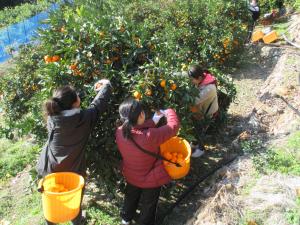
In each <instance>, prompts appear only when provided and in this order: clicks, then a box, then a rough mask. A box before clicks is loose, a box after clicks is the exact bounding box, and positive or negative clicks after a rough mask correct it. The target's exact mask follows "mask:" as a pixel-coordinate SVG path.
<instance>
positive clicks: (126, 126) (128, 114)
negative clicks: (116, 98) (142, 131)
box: [118, 99, 143, 139]
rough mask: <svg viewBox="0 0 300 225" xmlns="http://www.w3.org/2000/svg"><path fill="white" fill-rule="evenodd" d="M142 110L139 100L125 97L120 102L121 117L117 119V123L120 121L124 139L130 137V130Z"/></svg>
mask: <svg viewBox="0 0 300 225" xmlns="http://www.w3.org/2000/svg"><path fill="white" fill-rule="evenodd" d="M142 112H143V106H142V104H141V103H140V102H139V101H136V100H134V99H127V100H125V101H124V102H122V103H121V105H120V107H119V113H120V117H121V119H120V120H119V124H118V125H120V124H121V123H122V125H121V126H122V134H123V137H124V138H125V139H130V138H131V137H132V134H131V130H132V128H133V127H134V126H135V125H136V124H137V121H138V118H139V115H140V114H141V113H142Z"/></svg>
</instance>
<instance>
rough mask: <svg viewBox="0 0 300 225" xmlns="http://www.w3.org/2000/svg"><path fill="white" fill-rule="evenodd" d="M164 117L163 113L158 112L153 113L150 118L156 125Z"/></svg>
mask: <svg viewBox="0 0 300 225" xmlns="http://www.w3.org/2000/svg"><path fill="white" fill-rule="evenodd" d="M164 116H165V115H164V114H163V113H161V112H160V111H158V112H155V113H154V115H153V117H152V120H153V122H154V123H155V124H158V122H159V120H160V119H161V118H162V117H164Z"/></svg>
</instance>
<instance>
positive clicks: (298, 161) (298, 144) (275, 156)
mask: <svg viewBox="0 0 300 225" xmlns="http://www.w3.org/2000/svg"><path fill="white" fill-rule="evenodd" d="M299 149H300V131H298V132H295V133H293V134H292V135H290V136H289V138H288V140H287V143H286V144H285V145H284V146H281V147H278V148H277V149H274V150H270V151H269V154H268V157H267V163H268V164H267V168H268V169H270V170H275V171H279V172H281V173H288V174H293V175H300V152H299Z"/></svg>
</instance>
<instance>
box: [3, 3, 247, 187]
mask: <svg viewBox="0 0 300 225" xmlns="http://www.w3.org/2000/svg"><path fill="white" fill-rule="evenodd" d="M248 20H249V17H248V12H247V7H246V3H245V1H244V0H238V1H227V0H211V1H205V0H186V1H182V0H180V1H177V0H172V1H162V0H153V1H152V0H150V1H149V0H147V1H146V0H138V1H130V0H124V1H113V0H109V1H97V0H96V1H90V0H75V1H72V2H71V1H70V2H68V1H64V4H62V5H61V6H60V8H59V9H58V10H56V11H55V12H52V14H51V16H50V19H49V20H47V21H46V23H48V24H49V28H48V29H47V30H41V31H40V32H39V34H38V36H37V43H35V44H34V45H31V46H24V47H23V48H22V49H21V50H20V52H19V54H18V56H16V57H15V63H16V68H15V69H14V70H13V71H11V72H10V74H9V76H6V77H2V78H1V81H0V82H1V87H0V95H1V99H2V100H1V107H2V108H3V110H4V112H5V123H4V124H3V125H1V129H0V132H1V134H2V135H6V136H8V137H13V135H24V134H28V133H30V134H33V135H35V138H36V139H37V140H39V141H40V142H41V143H43V141H45V137H46V135H47V133H46V129H45V118H44V115H43V110H42V105H43V102H44V101H45V100H46V99H47V98H49V97H50V96H51V94H52V92H53V90H55V89H56V88H57V87H59V86H61V85H65V84H71V85H73V86H74V87H75V88H76V89H77V90H78V92H79V94H80V97H81V99H82V107H83V108H84V107H88V105H89V103H90V102H91V100H92V99H93V97H94V96H95V92H94V91H93V85H94V83H95V82H96V81H97V80H99V79H101V78H108V79H110V80H111V82H112V85H113V95H112V97H111V99H110V104H109V105H110V106H109V109H108V111H107V112H106V113H105V114H104V115H103V116H102V118H101V120H100V122H99V123H98V124H97V126H96V128H95V131H94V132H93V134H92V136H91V139H90V141H89V145H88V149H87V156H88V161H89V163H88V165H89V171H90V172H91V174H93V175H94V176H96V177H99V178H102V179H101V180H103V181H105V183H106V184H107V185H110V184H113V185H112V187H114V186H115V181H116V180H117V179H119V174H118V169H117V168H118V167H117V164H118V162H119V157H120V156H119V154H118V151H117V149H116V144H115V136H114V132H115V129H114V128H115V126H116V125H115V124H116V120H117V118H118V106H119V104H120V103H121V102H122V101H123V100H124V99H125V98H126V97H134V98H136V99H138V100H140V101H141V102H142V103H143V104H144V105H145V106H147V109H148V112H147V115H150V113H152V112H153V111H154V110H156V109H159V108H168V107H172V108H174V109H176V111H177V112H178V114H179V115H180V118H181V123H182V126H181V130H180V136H182V137H185V138H187V139H188V140H192V139H194V134H193V132H192V127H193V126H192V114H193V110H194V108H193V105H194V98H195V96H196V95H197V90H196V89H195V87H193V86H192V85H191V83H190V81H189V79H188V78H187V77H186V76H184V75H182V72H184V71H187V69H188V66H189V65H191V64H196V63H199V64H201V65H203V66H205V67H207V68H209V70H210V71H211V72H212V73H213V74H214V75H215V76H216V77H217V79H218V88H219V89H220V90H222V91H223V92H224V93H226V94H227V96H229V98H230V100H233V99H234V95H235V88H234V86H233V84H232V81H231V79H230V78H229V76H227V75H226V73H225V72H224V71H226V69H225V68H226V67H229V66H230V65H232V64H233V63H234V62H235V61H236V60H237V59H238V57H239V53H240V51H241V49H242V43H243V41H244V39H245V37H246V35H247V21H248ZM222 71H223V72H222ZM12 127H13V128H14V129H13V128H12ZM99 180H100V179H99Z"/></svg>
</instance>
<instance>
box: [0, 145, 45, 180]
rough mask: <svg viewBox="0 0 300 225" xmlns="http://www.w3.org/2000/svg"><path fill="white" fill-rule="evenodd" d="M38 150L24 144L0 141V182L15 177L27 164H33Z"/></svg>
mask: <svg viewBox="0 0 300 225" xmlns="http://www.w3.org/2000/svg"><path fill="white" fill-rule="evenodd" d="M39 150H40V148H39V146H36V145H32V144H29V143H26V141H17V142H13V141H10V140H7V139H0V180H3V179H7V178H9V177H12V176H15V175H16V174H17V173H18V172H20V171H22V170H23V169H24V168H25V167H26V166H27V165H28V164H32V163H33V162H35V159H36V157H37V155H38V152H39Z"/></svg>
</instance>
